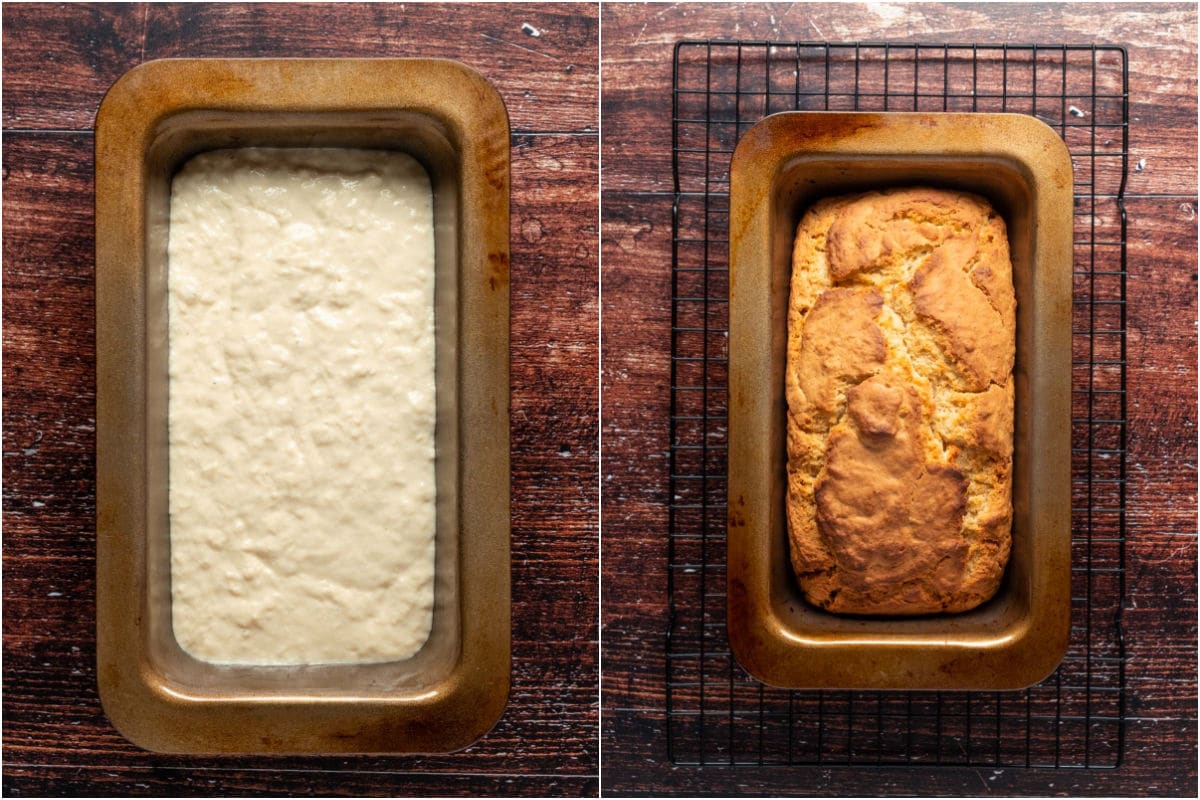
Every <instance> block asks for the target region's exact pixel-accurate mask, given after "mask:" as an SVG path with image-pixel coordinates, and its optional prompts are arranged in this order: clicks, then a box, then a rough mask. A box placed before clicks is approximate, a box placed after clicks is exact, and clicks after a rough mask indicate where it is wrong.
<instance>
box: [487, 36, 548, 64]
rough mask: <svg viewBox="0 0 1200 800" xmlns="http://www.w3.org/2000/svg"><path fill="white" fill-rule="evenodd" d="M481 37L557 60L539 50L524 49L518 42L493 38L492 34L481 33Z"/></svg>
mask: <svg viewBox="0 0 1200 800" xmlns="http://www.w3.org/2000/svg"><path fill="white" fill-rule="evenodd" d="M479 35H480V36H482V37H483V38H484V39H487V40H488V41H490V42H498V43H499V44H506V45H508V46H509V47H515V48H517V49H518V50H524V51H525V52H526V53H533V54H534V55H535V56H541V57H542V58H548V59H550V60H551V61H554V60H555V59H554V56H548V55H546V54H545V53H541V52H538V51H537V50H534V49H533V48H531V47H522V46H521V45H519V44H517V43H516V42H510V41H508V40H507V39H501V38H500V37H498V36H492V35H491V34H487V33H481V34H479Z"/></svg>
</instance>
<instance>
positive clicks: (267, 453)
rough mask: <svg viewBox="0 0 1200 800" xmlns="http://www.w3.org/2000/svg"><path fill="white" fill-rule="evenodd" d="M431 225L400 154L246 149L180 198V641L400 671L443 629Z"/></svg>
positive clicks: (172, 411) (175, 431)
mask: <svg viewBox="0 0 1200 800" xmlns="http://www.w3.org/2000/svg"><path fill="white" fill-rule="evenodd" d="M433 250H434V245H433V209H432V194H431V191H430V185H429V178H428V176H427V174H426V173H425V171H424V169H423V168H422V167H421V166H420V165H419V164H418V163H417V162H416V161H415V160H414V159H413V158H412V157H411V156H408V155H406V154H403V153H394V152H386V151H379V150H342V149H254V148H247V149H237V150H218V151H213V152H209V153H203V154H201V155H198V156H196V157H195V158H193V159H191V160H190V161H189V162H188V163H187V164H186V165H185V166H184V168H183V170H182V171H181V172H180V173H179V174H178V175H177V176H176V177H175V180H174V183H173V185H172V192H171V215H170V244H169V277H168V284H169V314H170V316H169V320H170V322H169V331H170V356H169V358H170V408H169V415H170V514H171V593H172V616H173V622H174V629H175V636H176V638H177V640H178V641H179V643H180V645H181V646H182V647H183V648H184V649H185V650H187V651H188V652H190V653H191V654H192V655H194V656H196V657H197V658H200V659H204V660H206V661H213V662H220V663H239V664H316V663H331V662H364V661H388V660H393V659H403V658H407V657H409V656H412V655H413V654H414V653H416V652H417V651H418V650H419V649H420V648H421V645H422V644H423V643H424V642H425V640H426V639H427V638H428V636H429V630H430V626H431V622H432V612H433V568H434V526H435V503H434V499H435V492H436V486H435V477H434V422H435V414H436V411H435V403H434V400H435V388H434V318H433V314H434V312H433V307H434V306H433V285H434V268H433V266H434V261H433V255H434V254H433Z"/></svg>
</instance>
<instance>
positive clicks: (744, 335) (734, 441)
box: [727, 112, 1073, 690]
mask: <svg viewBox="0 0 1200 800" xmlns="http://www.w3.org/2000/svg"><path fill="white" fill-rule="evenodd" d="M730 179H731V182H730V212H729V216H730V231H729V237H730V280H729V286H730V288H729V301H730V308H729V338H730V341H729V362H730V363H729V373H730V375H729V476H728V492H729V494H728V502H729V522H728V525H729V527H728V533H729V538H728V542H729V561H728V565H729V568H728V587H727V588H728V630H729V638H730V645H731V647H732V649H733V653H734V655H735V656H736V658H737V660H738V662H739V663H740V664H741V665H742V666H743V667H744V668H745V669H746V670H747V671H748V672H749V673H750V674H751V675H753V676H754V677H756V678H757V679H759V680H761V681H763V682H765V683H768V684H772V685H775V686H781V687H787V688H797V689H800V688H811V689H816V688H830V689H832V688H838V689H939V690H943V689H944V690H967V689H980V690H982V689H1017V688H1022V687H1026V686H1029V685H1032V684H1034V683H1037V682H1038V681H1040V680H1042V679H1043V678H1045V677H1046V676H1047V675H1048V674H1050V673H1051V672H1053V670H1054V669H1055V667H1056V666H1057V665H1058V663H1059V662H1060V661H1061V659H1062V657H1063V655H1064V654H1065V652H1066V648H1067V643H1068V637H1069V624H1070V578H1071V575H1070V544H1071V543H1070V536H1071V528H1070V522H1071V519H1070V507H1071V494H1070V464H1071V450H1070V447H1071V445H1070V441H1071V440H1070V431H1071V415H1070V400H1071V328H1070V323H1071V258H1072V214H1073V211H1072V171H1071V160H1070V155H1069V153H1068V151H1067V148H1066V146H1065V145H1064V144H1063V141H1062V140H1061V139H1060V138H1059V137H1058V135H1057V134H1055V133H1054V131H1053V130H1051V129H1050V128H1049V127H1047V126H1046V125H1044V124H1043V123H1041V122H1040V121H1038V120H1036V119H1034V118H1033V117H1029V116H1024V115H1017V114H953V113H835V112H789V113H784V114H776V115H773V116H770V117H767V118H766V119H764V120H762V121H761V122H759V123H758V124H757V125H755V126H754V127H753V128H751V129H750V130H749V131H747V132H746V133H745V135H743V136H742V138H741V140H740V141H739V143H738V145H737V149H736V151H735V152H734V155H733V162H732V167H731V175H730ZM898 185H936V186H942V187H947V188H954V189H962V190H967V191H970V192H974V193H976V194H979V195H982V196H984V197H986V198H987V199H988V200H989V201H990V202H991V203H992V205H993V207H994V208H996V210H997V211H998V212H999V213H1000V214H1002V215H1003V216H1004V218H1005V221H1006V223H1007V225H1008V235H1009V240H1010V247H1011V251H1012V258H1013V272H1014V277H1013V282H1014V285H1015V289H1016V295H1017V303H1018V306H1017V335H1016V345H1017V347H1016V363H1015V366H1014V377H1015V380H1016V392H1015V394H1016V408H1015V434H1014V456H1013V505H1014V515H1013V529H1012V541H1013V546H1012V555H1011V557H1010V560H1009V564H1008V567H1007V569H1006V572H1005V576H1004V579H1003V581H1002V583H1001V586H1000V588H999V590H998V591H997V593H996V595H995V596H994V597H993V598H992V599H991V600H990V601H988V602H987V603H985V604H983V605H981V606H980V607H978V608H976V609H974V610H972V611H969V612H965V613H962V614H956V615H949V614H941V615H931V616H925V617H914V618H900V617H878V618H868V617H852V616H839V615H835V614H831V613H828V612H826V611H823V610H821V609H819V608H817V607H815V606H812V605H810V604H809V603H808V602H807V601H806V600H805V599H804V597H803V596H802V594H801V592H800V589H799V585H798V583H797V581H796V579H795V577H794V575H793V573H792V570H791V566H790V563H789V559H788V538H787V522H786V517H785V506H784V503H785V500H784V498H785V497H786V482H787V478H786V472H785V466H786V452H785V433H786V425H787V421H786V403H785V399H784V371H785V361H786V355H785V353H786V338H787V330H786V328H787V305H788V288H789V281H790V277H791V248H792V240H793V236H794V233H795V229H796V225H797V223H798V222H799V219H800V217H801V215H802V213H803V212H804V210H805V209H806V208H807V207H808V206H809V205H810V204H811V203H813V202H814V201H816V200H817V199H819V198H822V197H827V196H833V195H838V194H844V193H848V192H853V191H861V190H866V189H870V188H879V187H883V186H898Z"/></svg>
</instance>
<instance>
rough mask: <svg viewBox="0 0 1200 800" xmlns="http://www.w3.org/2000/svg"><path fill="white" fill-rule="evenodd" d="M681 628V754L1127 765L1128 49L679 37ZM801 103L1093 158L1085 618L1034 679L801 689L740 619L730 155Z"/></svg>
mask: <svg viewBox="0 0 1200 800" xmlns="http://www.w3.org/2000/svg"><path fill="white" fill-rule="evenodd" d="M673 89H674V96H673V107H672V112H673V128H674V141H673V166H674V175H675V196H674V209H673V211H674V217H673V228H672V231H673V249H672V278H673V305H672V312H673V313H672V341H671V450H670V465H671V478H670V491H671V504H670V531H669V532H670V543H669V548H670V552H669V565H670V566H669V575H668V581H669V597H670V625H669V631H668V637H667V742H668V749H669V752H670V757H671V760H672V761H673V762H675V763H677V764H699V765H705V764H717V765H755V766H767V765H789V764H824V765H835V764H853V765H903V764H919V765H928V764H944V765H969V766H993V767H1035V766H1036V767H1091V768H1100V767H1115V766H1117V765H1118V764H1119V762H1120V759H1121V752H1122V749H1123V748H1122V744H1123V725H1122V721H1123V717H1124V708H1125V670H1124V645H1123V641H1122V636H1121V609H1122V605H1123V602H1124V596H1125V480H1126V473H1125V453H1126V450H1125V441H1126V430H1125V429H1126V414H1125V403H1126V400H1125V365H1126V362H1125V353H1126V351H1125V338H1126V337H1125V282H1126V263H1125V241H1126V231H1125V212H1124V207H1123V196H1124V191H1125V175H1126V172H1127V168H1128V152H1129V138H1128V137H1129V127H1128V124H1129V122H1128V120H1129V112H1128V68H1127V59H1126V53H1125V51H1124V49H1123V48H1120V47H1110V46H1061V45H1011V44H1010V45H973V44H965V45H960V44H941V45H925V44H892V43H882V42H881V43H849V44H831V43H826V42H791V43H786V42H784V43H780V42H728V41H708V42H705V41H688V42H680V43H679V44H678V45H677V46H676V49H675V63H674V82H673ZM785 110H864V111H866V110H891V111H1009V112H1019V113H1026V114H1032V115H1034V116H1036V117H1038V118H1039V119H1041V120H1042V121H1044V122H1046V123H1047V124H1049V125H1050V126H1051V127H1052V128H1054V129H1055V130H1056V131H1057V132H1058V133H1059V134H1060V135H1061V136H1062V137H1063V139H1064V141H1065V142H1066V143H1067V146H1068V148H1069V150H1070V152H1071V156H1072V161H1073V163H1074V168H1075V251H1074V267H1073V270H1074V314H1073V321H1072V334H1073V335H1072V340H1073V368H1072V461H1071V475H1072V553H1071V557H1072V617H1071V643H1070V649H1069V651H1068V653H1067V656H1066V658H1065V659H1064V661H1063V662H1062V665H1061V666H1060V667H1059V669H1058V670H1057V671H1056V672H1055V673H1054V674H1053V675H1052V676H1050V677H1049V678H1048V679H1047V680H1045V681H1043V682H1042V683H1041V684H1039V685H1037V686H1035V687H1033V688H1030V689H1027V690H1024V691H1019V692H878V691H786V690H781V689H775V688H772V687H768V686H765V685H763V684H761V683H758V682H757V681H755V680H754V679H752V678H751V677H750V676H749V675H747V674H746V673H745V672H744V671H743V670H742V669H741V667H740V666H739V665H738V664H737V662H736V661H735V660H734V659H733V657H732V656H731V655H730V652H729V646H728V639H727V637H726V631H725V577H726V575H725V554H726V550H725V520H726V508H725V476H726V392H727V386H728V370H727V341H728V321H729V317H728V256H729V250H728V239H727V233H728V227H729V217H728V211H729V194H728V190H729V162H730V157H731V155H732V153H733V149H734V146H735V145H736V144H737V140H738V137H739V136H740V135H741V134H742V133H743V132H745V130H746V129H747V128H749V127H750V126H751V125H753V124H754V123H756V122H758V121H759V120H760V119H761V118H762V117H764V116H766V115H767V114H770V113H774V112H777V111H785Z"/></svg>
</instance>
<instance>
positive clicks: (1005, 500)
mask: <svg viewBox="0 0 1200 800" xmlns="http://www.w3.org/2000/svg"><path fill="white" fill-rule="evenodd" d="M792 267H793V273H792V291H791V300H790V306H789V313H788V364H787V399H788V441H787V448H788V504H787V516H788V530H789V536H790V540H791V559H792V565H793V567H794V568H795V571H796V574H797V576H798V578H799V580H800V586H801V589H802V590H803V591H804V594H805V596H806V597H807V598H808V599H809V601H810V602H812V603H814V604H816V605H818V606H821V607H822V608H825V609H827V610H829V611H833V612H839V613H850V614H897V615H912V614H928V613H936V612H960V611H966V610H968V609H971V608H974V607H975V606H977V605H979V604H980V603H982V602H984V601H985V600H987V599H988V598H989V597H991V596H992V595H993V594H994V593H995V591H996V588H997V587H998V585H999V582H1000V578H1001V576H1002V574H1003V571H1004V566H1005V564H1006V563H1007V561H1008V554H1009V548H1010V543H1011V538H1010V537H1011V533H1010V530H1011V525H1012V499H1011V497H1012V484H1011V474H1012V436H1013V385H1012V368H1013V356H1014V350H1015V313H1016V299H1015V294H1014V292H1013V284H1012V265H1011V261H1010V258H1009V252H1008V242H1007V237H1006V235H1005V229H1004V222H1003V220H1002V219H1001V218H1000V216H999V215H997V214H996V212H995V211H994V210H992V208H991V207H990V206H989V205H988V204H987V203H986V201H984V200H982V199H981V198H979V197H976V196H974V195H970V194H966V193H961V192H952V191H944V190H940V189H929V188H913V189H892V190H887V191H882V192H868V193H866V194H861V195H853V196H846V197H838V198H830V199H827V200H823V201H821V202H819V203H817V204H816V205H815V206H813V208H812V209H810V210H809V212H808V213H807V214H806V215H805V216H804V219H803V220H802V221H801V223H800V225H799V227H798V228H797V232H796V241H795V247H794V250H793V254H792Z"/></svg>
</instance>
